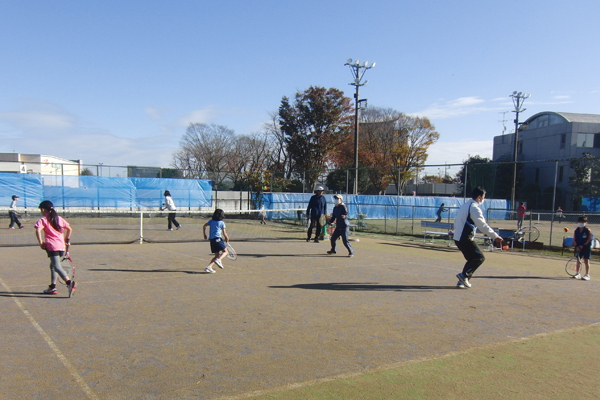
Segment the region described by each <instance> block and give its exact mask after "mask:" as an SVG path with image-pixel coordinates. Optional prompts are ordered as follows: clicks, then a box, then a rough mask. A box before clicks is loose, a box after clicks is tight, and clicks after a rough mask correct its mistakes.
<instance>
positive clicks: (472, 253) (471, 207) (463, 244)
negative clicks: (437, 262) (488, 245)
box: [454, 187, 502, 289]
mask: <svg viewBox="0 0 600 400" xmlns="http://www.w3.org/2000/svg"><path fill="white" fill-rule="evenodd" d="M484 199H485V190H484V189H482V188H480V187H477V188H475V189H473V194H472V196H471V199H470V200H467V201H466V202H465V204H463V205H462V206H461V207H460V209H459V210H458V212H457V213H456V219H455V220H454V243H456V247H458V249H459V250H460V251H461V252H462V254H463V256H464V257H465V260H467V262H466V263H465V266H464V268H463V271H462V272H461V273H460V274H458V275H456V277H457V278H458V283H457V284H456V286H457V287H459V288H461V289H464V288H470V287H471V283H470V282H469V279H471V277H472V276H473V273H474V272H475V271H476V270H477V268H479V266H480V265H481V264H483V262H484V261H485V257H484V255H483V252H482V251H481V249H480V248H479V246H478V245H477V243H475V241H474V240H473V239H474V238H475V231H476V230H477V229H479V230H480V231H481V232H482V233H484V234H485V235H487V236H489V237H490V238H491V239H493V240H494V241H496V242H497V244H498V246H500V245H501V244H502V238H501V237H500V235H498V234H497V233H496V232H494V230H493V229H492V228H491V227H490V226H489V225H488V224H487V222H486V221H485V218H484V217H483V212H482V211H481V208H479V207H480V206H481V205H482V204H483V200H484ZM498 242H499V243H498Z"/></svg>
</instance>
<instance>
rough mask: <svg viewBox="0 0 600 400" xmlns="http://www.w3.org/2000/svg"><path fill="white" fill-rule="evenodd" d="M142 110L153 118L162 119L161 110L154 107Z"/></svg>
mask: <svg viewBox="0 0 600 400" xmlns="http://www.w3.org/2000/svg"><path fill="white" fill-rule="evenodd" d="M144 111H145V112H146V114H148V116H150V118H152V119H153V120H157V119H162V117H163V113H162V111H161V110H160V109H159V108H156V107H146V109H145V110H144Z"/></svg>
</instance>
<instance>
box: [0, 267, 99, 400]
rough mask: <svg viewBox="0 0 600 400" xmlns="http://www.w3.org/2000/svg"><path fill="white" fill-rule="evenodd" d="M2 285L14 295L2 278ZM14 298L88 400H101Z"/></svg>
mask: <svg viewBox="0 0 600 400" xmlns="http://www.w3.org/2000/svg"><path fill="white" fill-rule="evenodd" d="M0 283H2V286H3V287H4V289H5V290H6V291H7V292H8V293H11V294H12V290H10V288H9V287H8V285H7V284H6V283H4V280H2V278H0ZM12 298H13V300H14V301H15V303H17V306H19V308H20V309H21V311H22V312H23V314H25V316H26V317H27V319H29V322H31V324H32V325H33V326H34V328H35V329H36V330H37V331H38V333H39V334H40V335H42V337H43V338H44V340H45V341H46V343H48V346H50V348H51V349H52V351H53V352H54V354H56V356H57V357H58V359H59V360H60V361H61V362H62V363H63V365H64V366H65V368H66V369H67V370H68V371H69V373H70V374H71V376H72V377H73V378H74V379H75V381H76V382H77V383H78V384H79V387H81V389H82V390H83V391H84V392H85V394H86V395H87V397H88V399H93V400H99V397H98V396H96V394H95V393H94V392H93V391H92V389H90V387H89V386H88V385H87V383H86V382H85V381H84V380H83V378H82V377H81V375H79V374H78V373H77V371H76V370H75V367H73V365H72V364H71V363H70V362H69V360H68V359H67V357H65V355H64V354H63V353H62V351H60V349H59V348H58V346H57V345H56V343H54V341H53V340H52V339H51V338H50V336H49V335H48V334H47V333H46V331H44V328H42V327H41V326H40V324H38V323H37V321H36V320H35V318H33V316H32V315H31V314H30V313H29V311H27V309H25V306H24V305H23V303H21V301H20V300H19V299H18V298H16V297H14V296H12Z"/></svg>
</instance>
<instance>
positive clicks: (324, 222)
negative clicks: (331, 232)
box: [319, 215, 327, 226]
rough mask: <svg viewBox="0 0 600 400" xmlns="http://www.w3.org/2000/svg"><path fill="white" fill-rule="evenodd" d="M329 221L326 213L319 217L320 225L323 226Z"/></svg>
mask: <svg viewBox="0 0 600 400" xmlns="http://www.w3.org/2000/svg"><path fill="white" fill-rule="evenodd" d="M326 223H327V217H325V215H321V216H320V217H319V225H321V226H323V225H325V224H326Z"/></svg>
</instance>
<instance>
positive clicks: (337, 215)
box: [327, 194, 354, 257]
mask: <svg viewBox="0 0 600 400" xmlns="http://www.w3.org/2000/svg"><path fill="white" fill-rule="evenodd" d="M333 198H334V199H335V207H333V212H332V213H331V218H330V219H329V223H330V224H333V223H335V231H333V234H332V235H331V250H329V251H328V252H327V254H336V253H337V251H336V242H337V240H338V238H340V237H341V238H342V243H343V244H344V246H346V249H348V257H352V256H354V249H352V246H351V245H350V242H349V241H348V234H349V233H350V227H349V226H348V208H347V207H346V205H345V204H344V199H343V198H342V195H341V194H336V195H335V196H333Z"/></svg>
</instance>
